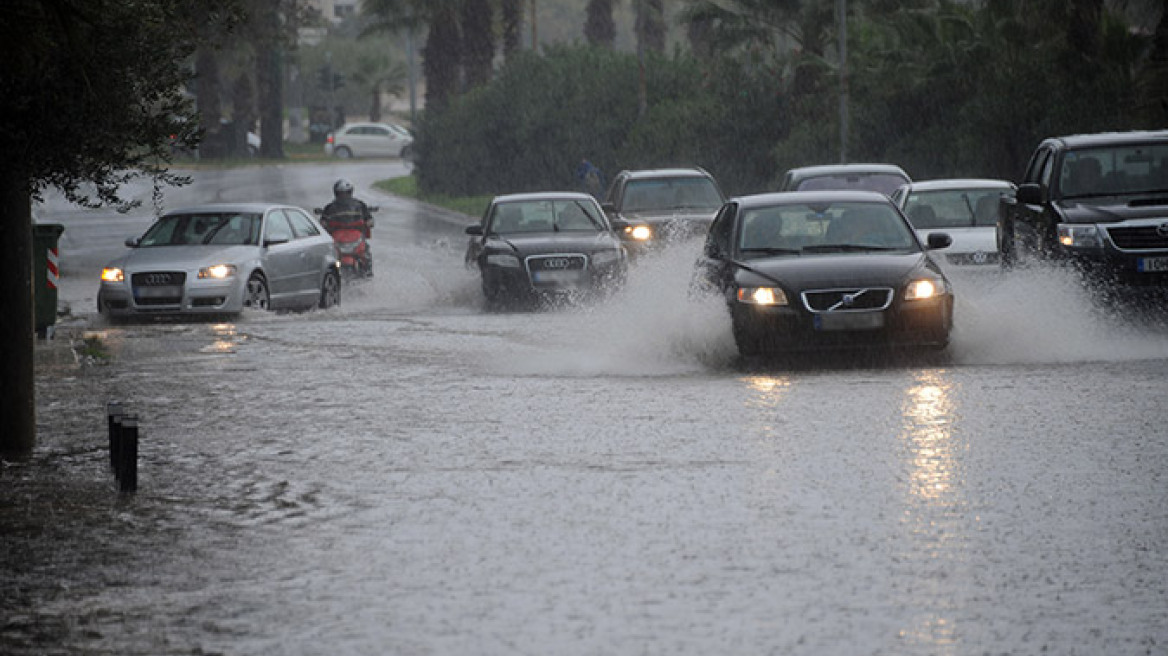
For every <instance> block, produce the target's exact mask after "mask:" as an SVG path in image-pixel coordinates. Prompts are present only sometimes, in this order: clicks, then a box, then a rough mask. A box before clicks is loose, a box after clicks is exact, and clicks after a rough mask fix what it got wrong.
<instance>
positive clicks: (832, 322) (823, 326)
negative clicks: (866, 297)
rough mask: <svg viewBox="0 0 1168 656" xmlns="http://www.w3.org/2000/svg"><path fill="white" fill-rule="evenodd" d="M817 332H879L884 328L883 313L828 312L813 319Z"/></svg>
mask: <svg viewBox="0 0 1168 656" xmlns="http://www.w3.org/2000/svg"><path fill="white" fill-rule="evenodd" d="M812 321H813V322H814V326H815V329H816V330H877V329H879V328H883V327H884V313H883V312H828V313H825V314H816V315H814V316H813V317H812Z"/></svg>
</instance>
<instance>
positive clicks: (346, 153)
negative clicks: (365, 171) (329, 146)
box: [333, 146, 353, 159]
mask: <svg viewBox="0 0 1168 656" xmlns="http://www.w3.org/2000/svg"><path fill="white" fill-rule="evenodd" d="M333 153H334V154H335V155H336V156H337V157H339V158H341V159H349V158H350V157H352V156H353V151H351V150H349V148H348V147H347V146H338V147H337V148H336V149H335V150H333Z"/></svg>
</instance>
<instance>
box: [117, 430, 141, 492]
mask: <svg viewBox="0 0 1168 656" xmlns="http://www.w3.org/2000/svg"><path fill="white" fill-rule="evenodd" d="M121 424H122V430H121V433H122V444H121V447H120V448H119V449H118V455H119V458H120V459H121V466H120V467H119V468H118V470H119V476H118V480H120V481H121V483H122V488H121V489H122V492H136V491H137V490H138V415H126V416H125V417H122V421H121Z"/></svg>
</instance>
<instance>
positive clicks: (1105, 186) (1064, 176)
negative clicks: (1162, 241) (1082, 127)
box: [1059, 144, 1168, 198]
mask: <svg viewBox="0 0 1168 656" xmlns="http://www.w3.org/2000/svg"><path fill="white" fill-rule="evenodd" d="M1059 190H1060V192H1061V196H1062V197H1063V198H1075V197H1088V196H1104V195H1116V194H1142V193H1152V192H1157V191H1165V190H1168V144H1124V145H1114V146H1103V147H1096V148H1083V149H1078V150H1072V151H1068V152H1067V153H1066V154H1065V155H1064V156H1063V161H1062V167H1061V170H1060V172H1059Z"/></svg>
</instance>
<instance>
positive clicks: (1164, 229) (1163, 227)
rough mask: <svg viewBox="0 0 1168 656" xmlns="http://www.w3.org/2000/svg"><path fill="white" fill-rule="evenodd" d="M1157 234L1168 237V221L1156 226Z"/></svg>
mask: <svg viewBox="0 0 1168 656" xmlns="http://www.w3.org/2000/svg"><path fill="white" fill-rule="evenodd" d="M1156 234H1157V235H1159V236H1161V237H1168V222H1166V223H1161V224H1160V225H1158V226H1156Z"/></svg>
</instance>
